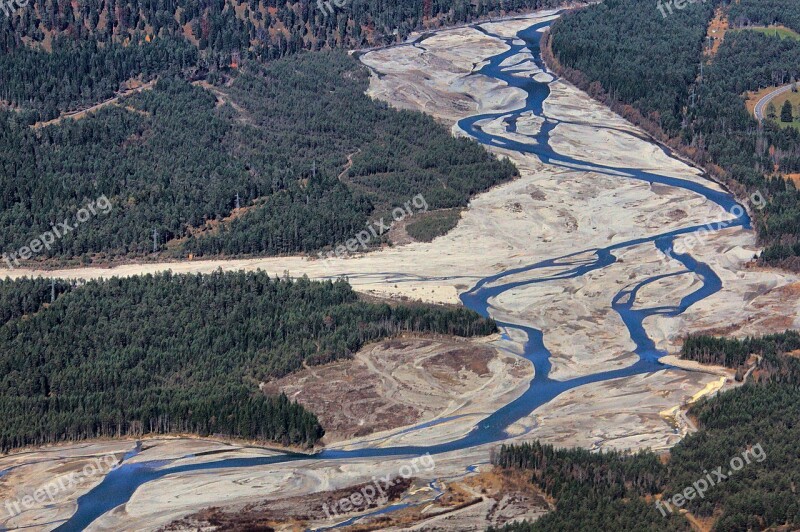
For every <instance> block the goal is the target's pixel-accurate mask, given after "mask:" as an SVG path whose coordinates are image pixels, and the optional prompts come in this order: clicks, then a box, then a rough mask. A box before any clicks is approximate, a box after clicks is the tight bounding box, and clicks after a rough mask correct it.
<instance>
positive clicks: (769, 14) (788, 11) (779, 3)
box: [728, 0, 800, 32]
mask: <svg viewBox="0 0 800 532" xmlns="http://www.w3.org/2000/svg"><path fill="white" fill-rule="evenodd" d="M729 4H730V7H729V13H728V18H729V19H730V22H731V24H732V25H733V26H734V27H747V26H771V25H776V24H779V25H782V26H786V27H788V28H791V29H793V30H795V31H798V32H800V11H798V10H797V4H795V3H791V2H790V3H787V0H737V1H735V2H729Z"/></svg>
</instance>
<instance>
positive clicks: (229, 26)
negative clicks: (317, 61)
mask: <svg viewBox="0 0 800 532" xmlns="http://www.w3.org/2000/svg"><path fill="white" fill-rule="evenodd" d="M562 1H563V0H480V1H478V2H473V1H471V0H435V1H433V0H396V1H392V2H386V1H384V0H347V1H341V0H336V2H335V3H334V1H333V0H300V1H294V0H249V1H246V0H242V1H239V0H199V1H198V0H174V1H173V0H171V1H162V2H151V1H149V0H91V1H88V0H80V1H69V0H30V2H29V3H28V5H26V6H25V7H21V8H19V9H15V10H12V11H11V16H6V15H5V14H3V13H2V11H0V15H2V16H0V99H3V100H5V101H6V102H7V103H10V104H12V105H13V106H15V107H21V108H28V109H30V108H33V109H35V110H37V111H38V112H40V113H41V116H44V117H45V118H52V117H54V116H55V113H56V112H57V111H64V110H67V109H73V108H75V107H76V106H80V105H86V104H88V103H90V102H95V101H98V100H101V99H104V98H108V97H110V96H112V95H113V93H114V91H116V90H118V89H119V88H120V84H121V83H122V82H124V81H126V80H128V79H129V78H135V77H137V76H141V77H144V78H149V77H151V76H152V75H154V74H157V73H161V72H164V71H166V70H169V69H190V70H195V71H196V70H207V69H212V70H213V69H216V68H219V67H225V66H230V65H232V64H237V63H238V62H240V61H241V60H242V59H243V58H253V59H259V60H269V59H275V58H278V57H284V56H286V55H289V54H293V53H297V52H300V51H303V50H314V51H316V50H320V49H323V48H348V49H351V48H358V47H364V46H375V45H383V44H388V43H392V42H397V41H399V40H402V39H404V38H405V37H406V36H407V35H408V34H409V33H410V32H411V31H413V30H418V29H422V28H425V27H439V26H442V25H452V24H457V23H464V22H469V21H472V20H475V19H476V18H481V17H489V16H495V15H501V14H505V13H509V12H515V11H520V10H524V9H536V8H540V7H549V6H553V5H558V4H559V3H561V2H562ZM338 6H341V7H338ZM198 51H199V53H197V52H198ZM47 52H52V53H47Z"/></svg>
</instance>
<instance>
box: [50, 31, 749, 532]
mask: <svg viewBox="0 0 800 532" xmlns="http://www.w3.org/2000/svg"><path fill="white" fill-rule="evenodd" d="M548 24H550V22H549V21H548V22H541V23H537V24H534V25H532V26H531V27H529V28H527V29H525V30H524V31H522V32H520V33H519V34H518V36H517V37H518V38H516V39H515V38H502V37H500V36H498V35H493V34H491V33H490V31H489V30H487V29H483V27H476V28H478V29H480V30H481V31H483V32H485V33H486V34H487V35H491V36H492V37H494V38H497V39H500V40H502V41H503V42H504V43H505V44H506V45H507V46H508V48H509V49H508V50H507V51H505V52H503V53H500V54H498V55H496V56H494V57H492V58H491V59H490V60H489V61H488V63H486V64H484V65H483V66H482V67H481V68H480V69H478V70H476V71H475V75H476V76H477V75H480V76H485V77H488V78H492V79H494V80H499V81H501V82H503V83H505V84H507V85H508V86H509V87H513V88H516V89H519V90H521V91H524V93H525V94H526V95H527V96H526V99H525V103H524V106H523V107H521V108H519V109H517V110H515V111H513V112H511V113H509V112H507V111H504V112H501V113H486V114H479V115H475V116H471V117H469V118H465V119H463V120H461V121H460V122H459V124H458V125H459V127H460V128H461V129H462V130H463V131H464V132H466V133H467V134H469V135H470V136H472V137H473V138H475V139H477V140H478V141H479V142H482V143H484V144H486V145H487V146H493V147H499V148H502V149H504V150H511V151H517V152H519V153H524V154H533V155H536V156H537V157H538V158H539V159H540V160H541V161H542V162H543V163H545V164H548V165H553V166H557V167H563V168H568V169H581V170H586V171H591V172H594V173H599V174H605V175H612V176H617V177H619V176H622V177H624V178H626V179H631V180H637V181H643V182H647V183H650V184H654V185H659V186H665V187H675V188H680V189H684V190H687V191H691V192H692V193H694V194H698V195H700V196H702V197H703V198H705V199H707V200H709V201H711V202H713V203H714V204H716V205H718V206H719V207H721V208H722V209H724V210H725V211H727V212H728V213H733V216H726V217H725V218H724V219H720V220H719V221H712V222H709V223H708V224H703V225H695V224H691V225H687V226H686V227H681V228H678V229H672V230H670V231H668V232H665V233H663V234H658V235H653V236H646V237H640V238H636V239H632V240H627V241H624V242H616V243H614V244H613V245H610V246H608V247H604V248H590V249H586V250H583V251H579V252H575V253H570V254H569V255H566V256H560V257H554V258H551V259H548V260H544V261H539V262H537V263H535V264H529V265H524V266H521V267H517V268H514V269H509V270H507V271H504V272H502V273H499V274H495V275H492V276H489V277H485V278H483V279H481V280H480V281H479V282H477V283H476V284H475V285H474V287H473V288H472V289H471V290H469V291H467V292H465V293H463V294H462V295H461V296H460V298H461V301H462V302H463V304H464V305H465V306H467V307H469V308H471V309H473V310H475V311H477V312H479V313H481V314H483V315H488V316H493V317H497V315H496V313H495V309H494V307H493V302H494V301H496V300H497V299H498V298H501V297H502V296H503V295H504V294H508V293H512V292H514V291H515V290H518V289H520V288H524V287H529V286H531V285H535V284H546V283H550V282H554V281H562V280H565V279H575V278H579V277H583V276H587V275H590V274H592V273H593V272H597V271H599V270H603V269H605V268H608V267H610V266H611V265H613V264H615V262H616V261H617V260H618V259H617V256H616V255H615V252H619V251H621V250H625V249H627V248H631V247H636V246H643V245H651V246H652V248H653V253H663V254H667V255H669V256H671V257H672V258H673V259H674V260H677V261H678V262H679V263H680V264H681V265H682V269H680V270H678V271H669V272H662V273H658V274H655V275H650V276H648V277H647V278H644V279H641V280H639V281H638V282H637V283H635V284H633V285H631V286H625V287H624V288H622V289H621V290H620V291H619V292H618V293H617V294H616V295H615V296H614V297H613V298H611V299H609V300H608V301H607V305H608V308H610V309H613V311H614V312H616V313H617V314H618V315H619V317H620V318H621V320H622V321H623V323H624V324H625V327H626V328H627V331H628V333H629V335H630V339H631V340H632V341H633V343H634V344H635V349H634V352H635V353H636V355H638V361H636V362H635V363H633V364H632V365H628V366H626V367H623V368H618V369H612V370H609V371H601V372H596V373H593V374H591V375H583V376H578V377H574V378H567V379H562V380H556V379H552V378H551V377H550V371H551V360H550V357H551V353H550V351H549V350H548V348H547V347H546V345H545V342H546V335H545V334H543V332H542V331H540V330H538V329H536V328H534V327H530V326H528V325H524V324H522V322H523V321H524V320H520V323H515V322H514V319H513V316H512V317H509V316H507V315H505V316H504V317H503V318H502V319H498V321H499V325H500V326H501V327H502V328H503V330H504V331H505V334H506V335H509V334H511V333H514V334H516V335H517V336H518V335H519V334H520V332H522V333H524V334H525V335H526V336H527V341H526V342H524V354H523V356H524V357H525V358H527V359H528V360H530V361H531V362H532V363H533V364H534V366H535V369H536V373H535V377H534V379H533V381H532V382H531V385H530V387H529V388H528V390H527V391H526V392H525V393H523V394H522V395H521V396H519V397H518V398H517V399H515V400H514V401H512V402H511V403H509V404H507V405H506V406H504V407H503V408H500V409H499V410H497V411H496V412H494V413H493V414H491V415H490V416H488V417H487V418H485V419H484V420H483V421H482V422H480V423H479V424H478V425H477V426H475V427H474V428H473V429H472V430H471V431H470V432H469V433H467V434H466V435H464V436H462V437H459V438H457V439H454V440H452V441H448V442H445V443H437V444H434V445H425V444H424V443H420V444H419V445H414V446H408V445H404V446H390V447H381V448H364V449H357V450H326V451H323V452H321V453H319V454H318V455H316V456H314V457H313V458H309V457H307V456H303V455H284V456H275V457H258V458H236V459H227V460H219V461H216V462H210V463H208V462H207V463H194V464H187V465H181V466H175V467H170V466H169V465H168V464H166V465H165V464H164V463H131V464H125V463H123V465H122V466H120V467H119V468H117V469H115V470H114V471H112V472H111V473H109V474H108V475H107V476H106V478H105V479H104V480H103V481H102V482H101V483H100V484H99V485H97V486H96V487H95V488H94V489H92V490H91V491H90V492H88V493H86V494H85V495H83V496H82V497H80V498H79V499H78V510H77V512H76V513H75V514H74V515H73V516H72V517H71V518H70V519H69V520H68V521H67V522H65V523H64V524H63V525H62V526H60V527H59V528H58V529H57V530H82V529H84V528H86V527H87V526H89V525H90V524H91V523H92V522H93V521H94V520H95V519H97V518H98V517H100V516H101V515H103V514H105V513H106V512H109V511H110V510H112V509H114V508H116V507H117V506H119V505H122V504H125V503H126V502H127V501H129V500H130V498H131V496H132V495H133V493H134V492H135V491H136V490H137V489H138V488H139V487H141V486H142V485H144V484H145V483H148V482H152V481H154V480H157V479H160V478H163V477H166V476H167V475H176V474H181V473H188V472H193V471H210V470H215V469H230V468H254V467H259V466H264V465H268V464H276V463H282V462H290V461H291V462H299V461H309V460H336V461H347V460H354V459H364V458H375V457H392V456H402V455H420V454H424V453H431V454H432V455H437V454H441V453H445V452H450V451H455V450H460V449H468V448H473V447H475V446H479V445H483V444H487V443H494V442H500V441H503V440H505V439H507V438H508V437H509V436H508V433H507V432H506V429H508V428H509V427H510V426H511V425H513V424H514V423H516V422H518V421H519V420H521V419H523V418H525V417H526V416H529V415H530V414H531V412H533V411H534V410H535V409H537V408H538V407H540V406H541V405H543V404H545V403H547V402H549V401H551V400H553V399H554V398H556V397H557V396H559V395H561V394H563V393H564V392H566V391H568V390H571V389H574V388H576V387H578V386H582V385H585V384H588V383H597V382H603V381H608V380H611V379H618V378H621V377H626V376H632V375H639V374H647V373H652V372H656V371H660V370H663V369H664V368H665V366H664V365H662V364H660V363H659V362H658V359H659V358H660V357H663V356H664V355H665V354H666V353H665V352H664V351H662V350H659V349H657V348H656V346H655V343H654V341H653V339H651V337H650V336H649V335H648V333H647V331H646V330H645V327H644V321H645V320H646V319H647V318H649V317H652V316H664V317H677V316H679V315H681V314H682V313H683V312H685V311H686V310H687V309H688V308H689V307H691V306H692V305H694V304H696V303H697V302H699V301H701V300H703V299H705V298H707V297H709V296H711V295H713V294H715V293H717V292H718V291H719V290H721V289H722V286H723V283H722V281H721V279H720V277H718V276H717V274H716V273H715V272H714V271H713V270H712V268H711V267H709V266H708V265H707V264H705V263H703V262H700V261H698V260H696V259H694V258H693V257H692V255H691V253H678V252H675V251H672V246H673V243H674V242H675V239H676V237H679V236H681V235H687V234H690V233H693V232H697V231H700V230H701V229H702V230H706V231H708V230H709V229H710V230H711V231H714V230H715V229H722V228H731V227H737V226H741V227H744V228H749V225H750V220H749V218H748V216H747V214H746V212H745V210H744V208H742V207H741V206H740V205H739V204H737V203H736V201H735V200H734V198H732V197H731V196H730V195H728V194H725V193H724V192H721V191H719V189H718V188H716V187H713V186H711V184H710V183H709V186H705V185H704V184H702V183H701V182H698V181H697V180H685V179H681V178H677V177H674V176H668V175H659V174H657V173H653V172H652V171H645V170H641V169H637V168H629V167H614V166H609V165H603V164H598V163H596V162H592V161H589V160H582V159H580V158H579V157H575V156H566V155H563V154H559V153H557V152H556V151H555V150H554V149H553V148H551V146H550V135H551V133H552V132H553V130H554V129H555V128H556V127H557V126H559V125H563V124H565V123H569V122H565V121H563V120H557V119H555V118H552V117H548V116H547V115H546V113H545V111H544V109H545V106H544V102H545V101H546V100H547V98H548V97H549V96H550V83H551V82H552V80H549V81H536V80H535V79H534V78H532V77H530V76H520V75H517V74H516V72H517V70H515V66H516V65H515V63H514V61H513V58H514V57H516V56H518V55H519V54H522V53H524V52H525V53H526V52H527V51H530V52H532V54H533V57H534V61H535V62H536V64H537V65H538V66H539V67H540V68H541V69H542V70H544V68H543V65H542V64H541V57H540V54H539V50H538V47H539V38H540V31H541V30H542V29H543V28H544V27H546V26H547V25H548ZM420 43H423V44H424V40H423V41H419V42H417V43H416V45H417V46H418V45H420ZM531 116H535V117H538V118H539V119H542V120H543V122H542V124H541V126H540V127H539V129H538V131H537V132H535V133H531V134H526V133H522V132H520V130H519V129H518V126H517V125H518V122H519V121H520V120H523V119H525V120H527V119H529V118H530V117H531ZM498 119H499V120H501V121H502V123H503V124H504V131H501V132H498V131H496V129H492V131H491V132H490V131H489V129H490V128H487V127H484V126H485V125H486V124H488V123H491V122H492V121H496V120H498ZM578 125H579V123H578ZM677 276H693V277H694V278H695V279H696V280H697V281H699V283H696V285H697V288H696V289H694V290H692V291H691V292H690V293H688V294H686V295H683V296H682V297H680V298H679V299H678V300H677V301H671V302H665V303H659V304H656V305H652V306H645V305H641V304H637V295H638V294H639V292H640V291H641V290H643V289H644V288H646V287H647V286H649V285H651V284H653V283H657V282H661V281H663V280H665V279H667V278H671V277H677ZM444 421H446V420H440V422H444ZM303 465H304V464H302V463H297V467H303Z"/></svg>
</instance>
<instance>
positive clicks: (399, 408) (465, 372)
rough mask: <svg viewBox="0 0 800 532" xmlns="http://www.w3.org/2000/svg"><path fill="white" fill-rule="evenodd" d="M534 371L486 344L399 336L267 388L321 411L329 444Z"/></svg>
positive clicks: (448, 406)
mask: <svg viewBox="0 0 800 532" xmlns="http://www.w3.org/2000/svg"><path fill="white" fill-rule="evenodd" d="M528 371H529V369H527V368H522V367H519V368H517V367H516V366H515V360H514V359H513V358H511V357H509V356H507V355H501V354H499V353H498V352H497V351H496V350H494V349H492V348H489V347H487V346H485V345H483V344H481V343H474V342H471V341H457V340H439V339H436V340H434V339H426V338H400V339H393V340H387V341H384V342H380V343H378V344H374V345H371V346H368V347H366V348H365V349H363V350H362V351H361V352H359V353H358V354H357V355H356V357H355V359H354V360H347V361H340V362H334V363H332V364H328V365H325V366H320V367H308V368H306V369H304V370H302V371H300V372H298V373H294V374H292V375H289V376H287V377H284V378H282V379H279V380H276V381H273V382H269V383H265V384H262V387H261V388H262V390H264V391H265V392H266V393H268V394H275V393H280V392H284V393H286V394H287V395H288V396H289V398H291V399H296V400H297V401H299V402H300V403H301V404H302V405H303V406H305V407H306V408H309V409H310V410H312V411H313V412H316V413H317V415H318V416H319V418H320V422H321V423H322V425H323V426H324V427H325V429H326V432H327V433H326V436H325V442H326V443H328V444H330V443H332V442H337V441H342V440H347V439H350V438H353V437H362V436H366V435H368V434H372V433H375V432H381V431H386V430H390V429H395V428H398V427H404V426H407V425H412V424H415V423H418V422H421V421H426V420H430V419H433V418H436V417H438V416H441V415H443V414H444V413H445V412H449V411H451V410H452V409H453V408H454V407H458V406H459V405H460V404H461V403H462V402H463V401H464V400H465V399H466V398H467V397H468V396H469V395H470V394H472V393H474V392H476V391H478V390H481V391H482V392H483V393H485V394H487V395H488V394H489V390H490V388H491V387H493V386H494V385H495V384H499V381H500V380H508V378H509V377H515V378H516V379H524V378H525V375H527V374H528ZM506 372H508V373H510V375H505V374H506ZM501 375H505V376H502V377H501Z"/></svg>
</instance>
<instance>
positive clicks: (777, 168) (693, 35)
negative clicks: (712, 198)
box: [549, 0, 800, 268]
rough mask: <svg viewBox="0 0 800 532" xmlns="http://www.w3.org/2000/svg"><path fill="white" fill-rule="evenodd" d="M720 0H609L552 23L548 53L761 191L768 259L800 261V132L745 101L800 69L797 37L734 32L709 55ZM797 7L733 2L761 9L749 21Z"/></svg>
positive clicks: (714, 169)
mask: <svg viewBox="0 0 800 532" xmlns="http://www.w3.org/2000/svg"><path fill="white" fill-rule="evenodd" d="M715 5H719V2H696V3H689V4H688V5H687V6H686V8H685V9H680V10H677V9H676V10H674V11H673V12H672V13H671V14H670V15H669V16H667V17H664V16H662V14H661V12H660V11H659V10H658V9H655V8H652V9H651V7H652V6H651V5H650V4H647V3H646V2H642V1H641V0H607V1H605V2H603V3H602V4H599V5H596V6H592V7H589V8H586V9H582V10H579V11H577V12H575V13H573V14H571V15H570V16H566V17H564V18H563V19H562V20H560V21H558V22H556V23H555V24H554V26H553V28H552V32H551V37H550V45H551V50H552V55H551V56H550V57H549V60H550V63H551V64H552V65H553V66H554V68H556V69H557V70H559V71H560V72H561V73H562V74H564V76H565V77H566V78H568V79H569V80H571V81H573V82H574V83H576V84H577V85H578V86H579V87H581V88H583V89H585V90H587V91H588V92H589V93H590V94H591V95H592V96H595V97H597V98H598V99H601V100H603V101H605V102H607V103H608V104H609V105H611V106H612V108H614V109H615V110H617V111H618V112H620V113H621V114H623V115H624V116H626V117H627V118H629V119H630V120H632V121H634V122H635V123H637V124H639V125H641V126H643V127H644V128H645V129H647V130H648V131H649V132H651V133H652V134H654V135H656V136H657V137H659V138H661V139H662V140H664V141H665V142H667V143H669V144H670V145H671V146H673V147H674V148H677V149H678V150H679V151H680V152H681V153H683V154H684V155H687V156H689V157H691V158H692V159H694V160H695V161H696V162H698V163H699V164H701V165H704V166H705V167H706V168H707V169H708V170H709V171H710V172H711V173H712V174H713V175H715V176H716V177H717V178H719V179H723V180H725V181H726V182H727V183H728V184H729V185H730V186H731V188H732V189H733V190H734V191H736V192H737V193H740V194H741V195H742V196H744V195H746V194H747V193H752V192H755V191H760V192H761V193H762V194H764V195H765V197H766V198H767V206H766V208H764V209H763V210H761V211H757V212H756V213H755V214H756V226H757V231H758V235H759V237H760V240H761V242H762V244H763V245H764V246H765V248H766V249H765V251H764V253H763V255H762V260H763V261H765V262H767V263H770V264H779V265H783V266H785V267H789V268H800V192H798V190H797V189H796V187H795V185H794V183H793V182H792V181H791V180H786V179H784V178H783V177H782V176H783V175H785V174H792V173H797V172H798V171H800V134H798V132H797V130H795V129H793V128H784V129H781V128H780V127H779V126H778V125H777V124H774V123H771V122H769V121H766V122H765V123H764V124H763V125H759V124H758V122H756V120H755V119H754V118H753V117H752V116H751V115H750V114H749V112H748V111H747V109H746V107H745V105H744V93H745V92H746V91H756V90H758V89H760V88H763V87H768V86H772V85H780V84H783V83H788V82H790V81H791V80H792V79H796V78H797V77H800V42H797V41H794V40H791V39H785V40H781V39H779V38H777V37H769V36H766V35H763V34H759V33H755V32H729V33H728V34H727V35H726V36H725V40H724V42H723V43H722V45H721V47H720V49H719V51H718V53H717V54H716V55H713V54H710V53H707V50H706V49H705V46H706V42H707V40H706V28H707V25H708V23H709V21H710V20H711V17H712V15H713V11H714V8H715ZM795 7H796V6H795V4H794V2H793V1H792V0H771V1H770V2H760V1H757V0H752V1H742V2H739V3H737V4H736V5H735V6H731V9H732V10H740V9H747V10H752V11H753V12H754V13H755V12H758V13H760V15H759V17H760V18H758V17H756V16H755V14H754V15H753V19H754V20H756V19H758V20H761V21H764V22H766V21H768V20H769V19H770V17H772V18H774V17H777V16H778V13H790V12H791V13H794V14H796V11H797V10H796V9H794V8H795ZM730 15H731V16H736V15H735V11H732V13H731V14H730ZM792 16H794V15H792ZM786 24H789V22H786ZM701 64H702V67H701Z"/></svg>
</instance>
